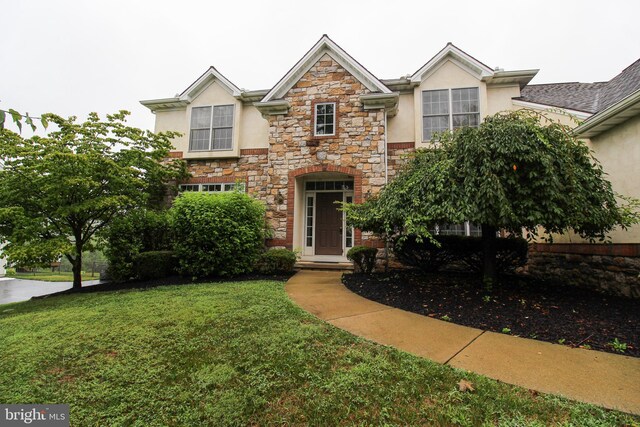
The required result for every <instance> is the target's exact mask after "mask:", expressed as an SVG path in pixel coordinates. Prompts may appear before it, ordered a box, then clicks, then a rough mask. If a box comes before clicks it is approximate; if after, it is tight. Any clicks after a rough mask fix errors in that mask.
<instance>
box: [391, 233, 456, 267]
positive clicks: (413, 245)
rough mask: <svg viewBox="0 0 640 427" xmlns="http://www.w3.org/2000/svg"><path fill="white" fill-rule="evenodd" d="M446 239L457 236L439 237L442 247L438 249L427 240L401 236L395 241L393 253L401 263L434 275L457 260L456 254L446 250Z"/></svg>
mask: <svg viewBox="0 0 640 427" xmlns="http://www.w3.org/2000/svg"><path fill="white" fill-rule="evenodd" d="M445 237H455V236H437V240H438V241H439V242H440V244H441V245H442V246H441V247H440V248H438V247H437V246H436V245H435V244H434V243H433V242H432V241H431V240H429V239H426V238H423V239H418V238H417V237H416V236H413V235H411V236H399V237H397V238H396V239H395V240H394V241H393V253H394V255H395V256H396V259H397V260H398V261H400V262H401V263H403V264H405V265H408V266H411V267H416V268H418V269H420V270H421V271H423V272H425V273H433V272H436V271H438V270H440V269H441V268H442V267H443V266H445V265H447V264H450V263H451V262H453V261H454V260H455V259H456V257H455V255H454V253H452V252H451V251H448V250H446V243H447V239H446V238H445ZM443 238H445V239H443Z"/></svg>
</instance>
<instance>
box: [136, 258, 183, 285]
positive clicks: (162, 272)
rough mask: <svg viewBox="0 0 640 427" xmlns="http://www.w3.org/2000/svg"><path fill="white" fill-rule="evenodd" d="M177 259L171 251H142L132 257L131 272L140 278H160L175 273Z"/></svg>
mask: <svg viewBox="0 0 640 427" xmlns="http://www.w3.org/2000/svg"><path fill="white" fill-rule="evenodd" d="M177 266H178V259H177V258H176V256H175V254H174V253H173V251H151V252H142V253H139V254H138V255H136V256H135V257H134V258H133V272H134V274H135V277H136V278H138V279H141V280H151V279H162V278H163V277H168V276H171V275H172V274H175V272H176V267H177Z"/></svg>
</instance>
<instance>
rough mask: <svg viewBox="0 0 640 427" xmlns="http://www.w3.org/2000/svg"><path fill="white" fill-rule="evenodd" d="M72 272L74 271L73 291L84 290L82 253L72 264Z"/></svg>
mask: <svg viewBox="0 0 640 427" xmlns="http://www.w3.org/2000/svg"><path fill="white" fill-rule="evenodd" d="M71 271H73V289H80V288H82V252H80V253H79V254H78V255H76V258H75V259H74V260H73V261H72V262H71Z"/></svg>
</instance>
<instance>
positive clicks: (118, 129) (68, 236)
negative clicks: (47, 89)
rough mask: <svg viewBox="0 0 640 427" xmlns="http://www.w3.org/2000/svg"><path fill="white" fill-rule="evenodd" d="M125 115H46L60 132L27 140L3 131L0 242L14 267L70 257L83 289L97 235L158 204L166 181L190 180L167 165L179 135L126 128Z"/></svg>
mask: <svg viewBox="0 0 640 427" xmlns="http://www.w3.org/2000/svg"><path fill="white" fill-rule="evenodd" d="M128 114H129V113H128V112H126V111H120V112H118V113H116V114H112V115H107V117H106V120H101V119H100V118H99V117H98V115H97V114H96V113H91V114H90V115H89V117H88V119H87V121H85V122H84V123H76V118H75V117H70V118H68V119H65V118H62V117H60V116H57V115H55V114H45V115H43V117H42V119H43V120H42V123H43V125H44V124H48V123H51V124H53V125H54V127H55V130H53V131H51V132H49V133H48V134H47V135H46V136H33V137H31V138H28V139H27V138H23V137H21V136H20V135H18V134H16V133H14V132H12V131H10V130H8V129H3V128H2V127H0V169H1V170H0V243H6V245H5V246H4V247H3V248H2V251H3V252H4V254H5V255H6V256H7V258H8V259H9V261H10V262H12V263H15V264H17V265H47V264H49V263H50V262H52V261H54V260H57V259H59V257H60V256H65V257H66V258H67V259H68V260H69V262H70V263H71V265H72V270H73V287H74V288H76V289H77V288H80V287H81V286H82V284H81V269H82V252H83V251H84V250H90V249H91V246H92V241H93V240H94V237H95V236H96V233H97V232H99V231H100V230H101V229H103V228H104V227H106V226H107V225H108V224H109V223H110V222H111V221H112V220H113V219H114V218H116V217H118V216H120V215H122V214H124V213H125V212H127V211H130V210H132V209H136V208H138V207H140V206H143V205H148V204H149V203H151V202H152V201H155V202H157V201H158V200H159V199H161V198H162V195H163V193H164V191H165V190H166V189H165V187H164V184H165V183H167V182H169V181H170V180H175V179H178V178H181V177H183V176H184V175H185V167H184V164H183V163H182V162H181V161H176V160H174V161H163V160H164V159H165V158H166V157H167V155H168V152H169V150H170V148H171V142H170V139H171V138H172V137H174V136H176V135H177V134H175V133H173V132H165V133H158V134H154V133H152V132H149V131H143V130H140V129H137V128H134V127H129V126H127V125H126V123H125V119H126V116H127V115H128Z"/></svg>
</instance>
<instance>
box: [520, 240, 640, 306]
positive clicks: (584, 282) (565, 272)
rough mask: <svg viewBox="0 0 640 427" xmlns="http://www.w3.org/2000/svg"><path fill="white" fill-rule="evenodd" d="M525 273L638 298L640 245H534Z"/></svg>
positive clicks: (639, 294)
mask: <svg viewBox="0 0 640 427" xmlns="http://www.w3.org/2000/svg"><path fill="white" fill-rule="evenodd" d="M524 273H525V274H527V275H529V276H533V277H540V278H542V279H545V280H554V281H557V282H559V283H562V284H567V285H571V286H577V287H582V288H589V289H595V290H598V291H602V292H605V293H609V294H614V295H622V296H626V297H632V298H640V245H584V244H573V245H571V244H566V245H544V244H534V245H532V246H531V247H530V250H529V260H528V262H527V265H526V266H525V269H524Z"/></svg>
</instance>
